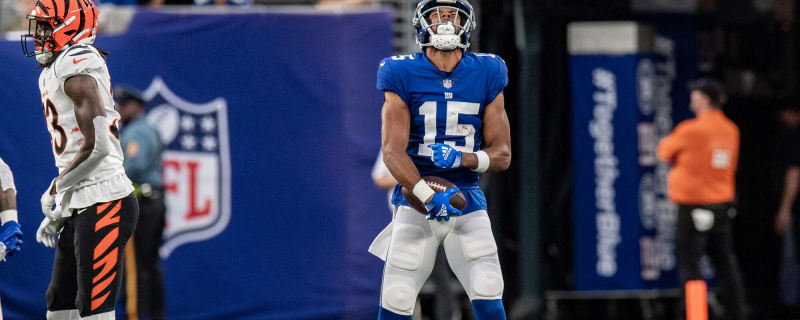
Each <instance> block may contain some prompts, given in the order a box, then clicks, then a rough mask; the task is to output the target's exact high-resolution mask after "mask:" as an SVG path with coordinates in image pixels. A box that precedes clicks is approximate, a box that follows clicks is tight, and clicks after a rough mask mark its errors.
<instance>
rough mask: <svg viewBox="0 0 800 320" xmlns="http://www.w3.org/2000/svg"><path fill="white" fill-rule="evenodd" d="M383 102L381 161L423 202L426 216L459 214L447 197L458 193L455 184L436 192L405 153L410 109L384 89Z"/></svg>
mask: <svg viewBox="0 0 800 320" xmlns="http://www.w3.org/2000/svg"><path fill="white" fill-rule="evenodd" d="M384 97H385V102H384V103H383V109H382V111H381V121H382V123H383V125H382V126H381V146H382V147H381V151H382V152H383V162H384V163H385V164H386V167H387V168H389V172H391V173H392V176H394V178H395V179H397V182H399V183H400V184H401V185H402V186H403V187H405V188H406V189H408V190H412V193H413V194H414V196H416V197H417V198H418V199H419V200H421V201H422V202H423V203H425V208H426V209H428V215H429V216H428V220H433V219H434V218H436V219H438V220H441V219H444V220H449V216H451V215H461V210H458V209H456V208H453V206H451V205H450V197H452V196H453V195H454V194H456V193H458V188H452V189H449V190H446V191H445V192H440V193H436V192H435V191H433V189H432V188H431V187H430V186H428V184H427V183H425V181H424V180H422V177H421V176H420V174H419V170H417V167H416V166H414V162H413V161H411V157H409V156H408V154H407V153H406V147H407V146H408V136H409V133H410V131H411V113H410V112H409V109H408V105H406V103H405V101H403V99H402V98H400V96H398V95H397V94H395V93H394V92H391V91H385V93H384Z"/></svg>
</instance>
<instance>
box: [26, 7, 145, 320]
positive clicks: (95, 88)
mask: <svg viewBox="0 0 800 320" xmlns="http://www.w3.org/2000/svg"><path fill="white" fill-rule="evenodd" d="M27 19H28V20H29V34H27V35H24V36H22V46H23V52H24V53H25V55H26V56H35V57H36V60H37V61H39V68H41V69H42V73H41V75H40V76H39V89H40V90H41V99H42V106H43V108H44V115H45V118H46V121H47V128H48V130H49V131H50V136H51V142H52V147H53V156H54V157H55V164H56V167H58V171H59V174H58V176H57V177H56V178H55V179H53V181H52V182H51V184H50V185H49V186H48V188H47V190H45V192H44V194H43V195H42V199H41V201H42V212H43V213H44V214H45V218H44V219H43V220H42V223H41V225H40V226H39V230H38V231H37V233H36V240H37V241H39V242H41V243H43V244H45V245H46V246H48V247H56V254H55V261H54V264H53V275H52V279H51V281H50V285H49V287H48V289H47V319H76V318H78V317H80V318H81V319H113V318H114V306H115V305H116V301H117V298H118V295H119V292H120V286H121V284H122V272H123V265H124V261H123V257H124V255H123V254H122V253H123V252H124V250H125V245H126V243H127V241H128V239H129V238H130V236H131V234H132V232H133V230H134V228H135V227H136V221H137V219H138V204H137V201H136V198H135V197H134V196H133V185H132V183H131V181H130V180H128V178H127V176H126V175H125V170H124V169H123V166H122V160H123V153H122V148H121V147H120V143H119V133H118V132H119V128H118V122H119V118H120V116H119V113H117V111H116V110H115V106H114V100H113V97H112V94H111V78H110V76H109V74H108V69H107V67H106V63H105V57H106V55H107V53H105V52H104V51H102V50H99V49H97V48H96V47H94V46H93V45H92V43H93V41H94V36H95V34H96V32H97V8H96V7H95V5H94V2H93V1H92V0H39V1H37V2H36V5H35V6H34V8H33V11H32V12H31V14H30V15H28V16H27ZM29 40H33V41H32V42H33V44H34V46H35V48H36V49H35V50H33V51H29V50H28V45H29V44H30V42H29ZM53 206H55V209H54V208H53Z"/></svg>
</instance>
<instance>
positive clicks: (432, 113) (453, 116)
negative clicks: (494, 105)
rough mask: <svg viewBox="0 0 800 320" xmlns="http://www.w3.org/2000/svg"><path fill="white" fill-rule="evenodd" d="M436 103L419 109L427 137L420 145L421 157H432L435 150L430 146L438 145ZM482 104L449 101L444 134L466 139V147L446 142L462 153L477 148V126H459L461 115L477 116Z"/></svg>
mask: <svg viewBox="0 0 800 320" xmlns="http://www.w3.org/2000/svg"><path fill="white" fill-rule="evenodd" d="M436 104H437V102H436V101H428V102H425V103H423V104H422V106H421V107H419V114H421V115H423V116H425V136H424V137H423V138H422V141H423V143H421V144H420V145H419V150H418V151H417V154H419V155H421V156H428V157H430V156H432V155H433V150H431V148H428V145H431V144H434V143H436ZM480 108H481V105H480V103H471V102H458V101H447V122H446V126H445V129H444V134H445V135H447V136H456V137H464V141H465V143H464V146H463V147H462V146H457V145H456V142H455V141H444V143H446V144H449V145H451V146H453V148H454V149H456V150H458V151H461V152H473V151H474V150H473V149H474V148H475V135H476V134H477V132H475V126H473V125H471V124H459V123H458V115H459V114H475V115H477V114H478V112H479V111H480Z"/></svg>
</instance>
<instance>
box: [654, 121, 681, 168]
mask: <svg viewBox="0 0 800 320" xmlns="http://www.w3.org/2000/svg"><path fill="white" fill-rule="evenodd" d="M684 129H685V128H683V126H681V125H678V126H677V127H675V129H674V130H672V133H670V134H669V135H667V136H666V137H664V138H663V139H661V141H659V142H658V158H659V159H661V161H664V162H674V161H675V157H677V156H678V152H680V150H681V149H683V148H684V145H685V143H686V138H685V137H684V136H685V132H684V131H686V130H684Z"/></svg>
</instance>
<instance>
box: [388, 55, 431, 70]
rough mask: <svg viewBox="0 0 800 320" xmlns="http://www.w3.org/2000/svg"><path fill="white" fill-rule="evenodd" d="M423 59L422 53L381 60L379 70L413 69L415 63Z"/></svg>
mask: <svg viewBox="0 0 800 320" xmlns="http://www.w3.org/2000/svg"><path fill="white" fill-rule="evenodd" d="M421 59H422V55H421V53H415V54H403V55H396V56H391V57H388V58H384V59H383V60H381V63H380V65H379V66H378V68H379V69H383V68H385V67H387V66H388V67H389V68H391V69H403V68H412V67H413V66H414V65H415V62H418V61H420V60H421Z"/></svg>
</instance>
